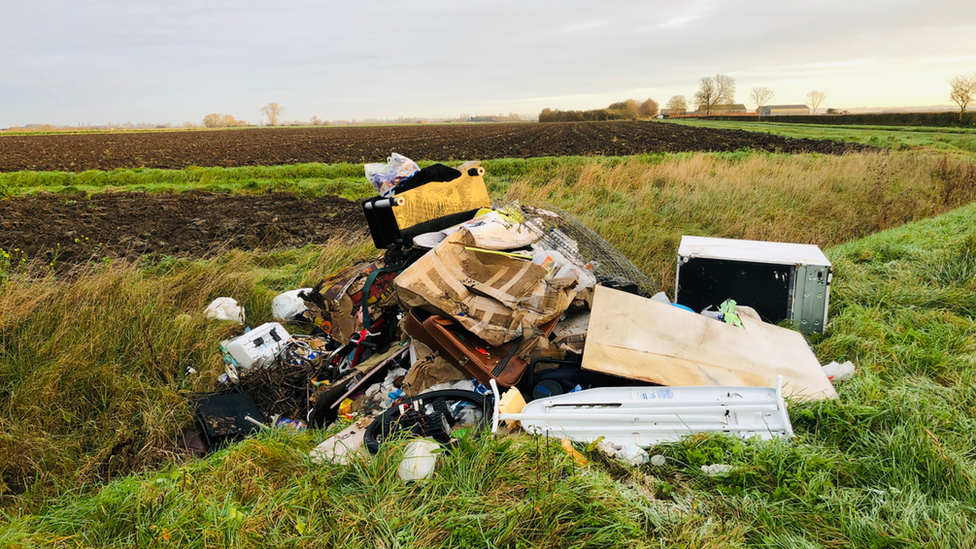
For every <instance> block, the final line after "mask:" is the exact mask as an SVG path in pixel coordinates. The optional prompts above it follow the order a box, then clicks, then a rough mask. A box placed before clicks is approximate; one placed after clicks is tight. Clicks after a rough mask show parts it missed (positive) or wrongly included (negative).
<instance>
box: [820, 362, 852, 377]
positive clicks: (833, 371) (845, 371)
mask: <svg viewBox="0 0 976 549" xmlns="http://www.w3.org/2000/svg"><path fill="white" fill-rule="evenodd" d="M823 371H824V374H825V375H826V376H827V379H829V380H830V381H831V382H833V383H837V382H838V381H847V380H848V379H851V378H852V377H854V363H853V362H851V361H850V360H848V361H847V362H845V363H843V364H837V361H834V362H831V363H830V364H827V365H825V366H824V367H823Z"/></svg>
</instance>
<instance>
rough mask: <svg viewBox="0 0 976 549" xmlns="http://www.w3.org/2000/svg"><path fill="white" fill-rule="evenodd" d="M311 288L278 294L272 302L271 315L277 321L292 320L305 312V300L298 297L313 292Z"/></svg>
mask: <svg viewBox="0 0 976 549" xmlns="http://www.w3.org/2000/svg"><path fill="white" fill-rule="evenodd" d="M311 291H312V289H311V288H299V289H298V290H291V291H288V292H285V293H283V294H278V295H277V296H276V297H275V298H274V301H272V302H271V313H272V314H273V315H274V317H275V319H276V320H284V321H288V320H291V319H293V318H295V317H297V316H299V315H301V314H302V313H304V312H305V310H306V307H305V300H303V299H302V298H300V297H298V294H299V293H300V292H311Z"/></svg>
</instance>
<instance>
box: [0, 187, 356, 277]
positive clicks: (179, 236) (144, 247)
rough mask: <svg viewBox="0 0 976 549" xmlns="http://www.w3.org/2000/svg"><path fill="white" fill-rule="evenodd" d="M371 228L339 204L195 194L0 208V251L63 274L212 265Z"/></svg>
mask: <svg viewBox="0 0 976 549" xmlns="http://www.w3.org/2000/svg"><path fill="white" fill-rule="evenodd" d="M365 226H366V223H365V220H364V218H363V215H362V212H361V210H360V207H359V204H357V203H355V202H352V201H350V200H346V199H343V198H339V197H335V196H324V197H320V198H312V199H300V198H297V197H295V196H294V195H291V194H287V193H272V194H266V195H257V196H255V195H224V194H216V193H207V192H201V191H189V192H185V193H179V194H177V193H166V194H147V193H132V192H115V193H102V194H95V195H92V196H91V197H89V198H86V197H85V195H83V194H56V195H55V194H51V195H34V196H17V197H10V198H6V199H3V200H0V249H3V250H6V251H7V252H8V253H12V255H13V258H12V259H13V260H14V261H19V260H20V258H25V259H28V260H32V261H34V260H36V261H44V262H45V263H47V264H51V263H53V264H54V266H55V268H56V269H58V270H64V269H69V268H71V267H72V266H74V265H78V264H84V263H88V262H89V261H92V260H100V259H102V258H105V257H109V258H127V259H136V258H139V257H140V256H143V255H150V256H163V255H171V256H188V257H207V256H210V255H212V254H214V253H216V252H219V251H221V250H226V249H230V248H241V249H262V248H263V249H273V248H291V247H298V246H304V245H305V244H309V243H316V244H324V243H325V242H326V241H328V240H329V239H330V238H332V237H334V236H338V235H342V234H350V236H352V234H353V233H356V232H360V231H363V230H364V229H365Z"/></svg>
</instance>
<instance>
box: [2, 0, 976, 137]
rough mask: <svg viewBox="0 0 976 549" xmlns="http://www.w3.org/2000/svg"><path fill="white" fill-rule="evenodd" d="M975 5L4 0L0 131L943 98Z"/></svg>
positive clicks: (969, 52)
mask: <svg viewBox="0 0 976 549" xmlns="http://www.w3.org/2000/svg"><path fill="white" fill-rule="evenodd" d="M971 71H976V1H974V0H926V1H924V2H923V1H919V0H884V1H876V0H843V1H834V0H828V1H821V2H790V1H785V0H776V1H766V0H754V1H750V2H743V1H721V0H690V1H684V2H674V1H672V2H665V1H660V0H644V1H630V2H627V1H608V0H599V1H597V0H586V1H579V2H577V1H563V2H554V1H550V2H534V1H532V0H514V1H513V0H491V1H474V2H463V1H457V0H452V1H440V0H427V1H424V2H404V1H399V2H393V1H368V0H359V1H349V2H333V1H317V2H315V1H301V0H291V1H288V0H275V1H270V0H233V1H222V0H218V1H206V0H194V1H185V0H165V1H158V0H107V1H78V0H0V128H2V127H8V126H14V125H24V124H28V123H51V124H59V125H60V124H77V123H79V122H90V123H92V124H105V123H108V122H115V123H119V122H126V121H132V122H157V123H162V122H172V123H175V124H180V123H182V122H185V121H191V122H194V123H197V124H199V123H200V122H201V120H202V119H203V117H204V115H206V114H208V113H214V112H216V113H227V114H231V115H233V116H234V117H236V118H237V119H239V120H247V121H250V122H252V123H257V122H259V121H260V120H261V114H260V113H259V111H258V109H259V108H260V107H261V106H262V105H265V104H267V103H269V102H272V101H274V102H278V103H280V104H282V105H283V106H284V107H285V109H286V111H285V113H284V115H283V116H284V118H285V119H287V120H293V119H295V120H307V119H309V118H310V117H311V116H313V115H316V116H318V117H320V118H322V119H325V120H336V119H363V118H394V117H398V116H427V117H441V116H445V117H454V116H458V115H459V114H461V113H467V114H471V115H474V114H498V113H506V114H507V113H509V112H516V113H522V114H529V113H538V112H539V111H540V110H542V109H543V108H544V107H549V108H554V109H564V110H565V109H593V108H601V107H605V106H606V105H608V104H609V103H611V102H614V101H620V100H623V99H627V98H635V99H640V100H643V99H645V98H647V97H652V98H654V99H655V100H657V101H658V102H659V103H661V104H662V106H663V104H664V103H665V102H666V101H667V100H668V98H670V97H671V96H672V95H678V94H681V95H685V96H687V97H688V98H689V99H690V98H691V96H692V95H693V94H694V92H695V90H696V88H697V83H698V79H699V78H701V77H702V76H706V75H714V74H716V73H723V74H727V75H730V76H732V77H734V78H735V80H736V83H737V88H738V92H737V94H736V100H737V101H738V102H740V103H745V104H746V106H747V107H748V108H750V109H751V108H754V106H755V105H753V104H751V102H750V101H749V90H750V89H751V88H752V87H754V86H765V87H767V88H770V89H772V90H773V91H775V93H776V95H775V97H774V98H773V101H772V102H773V103H774V104H795V103H803V102H804V101H805V100H806V94H807V93H808V92H810V91H811V90H815V89H816V90H820V91H823V92H825V93H826V100H825V101H824V103H823V104H822V105H821V108H825V107H836V108H851V107H860V106H873V107H883V106H922V105H948V104H951V102H950V101H949V97H948V95H949V88H948V84H947V83H946V79H947V78H948V77H950V76H954V75H957V74H962V73H968V72H971Z"/></svg>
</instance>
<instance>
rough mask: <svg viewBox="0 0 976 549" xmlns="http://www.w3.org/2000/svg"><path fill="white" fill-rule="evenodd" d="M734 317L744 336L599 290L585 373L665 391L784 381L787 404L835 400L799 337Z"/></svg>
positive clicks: (707, 320)
mask: <svg viewBox="0 0 976 549" xmlns="http://www.w3.org/2000/svg"><path fill="white" fill-rule="evenodd" d="M739 309H740V310H742V309H744V311H743V312H744V314H742V315H741V318H742V324H743V326H744V327H745V328H744V329H743V328H737V327H735V326H731V325H728V324H725V323H724V322H719V321H716V320H713V319H710V318H706V317H704V316H702V315H699V314H695V313H692V312H689V311H685V310H682V309H679V308H677V307H672V306H670V305H666V304H663V303H657V302H655V301H651V300H650V299H644V298H642V297H638V296H635V295H631V294H628V293H626V292H621V291H618V290H612V289H609V288H605V287H603V286H597V287H596V289H595V290H594V295H593V310H592V313H591V315H590V324H589V331H588V333H587V336H586V348H585V350H584V352H583V364H582V366H583V368H584V369H586V370H593V371H598V372H603V373H607V374H612V375H616V376H621V377H626V378H630V379H640V380H644V381H650V382H653V383H659V384H661V385H670V386H699V385H728V386H753V387H775V386H776V377H777V376H778V375H782V376H783V393H784V395H786V396H787V397H792V398H794V399H797V400H811V399H823V398H836V397H837V393H836V392H835V391H834V387H833V385H831V383H830V380H828V379H827V376H826V375H825V374H824V373H823V370H822V368H821V367H820V361H819V360H817V357H816V356H815V355H814V354H813V351H811V350H810V347H809V346H808V345H807V343H806V340H805V339H804V338H803V336H802V335H801V334H799V333H798V332H794V331H792V330H787V329H785V328H780V327H779V326H775V325H773V324H767V323H765V322H762V321H760V320H758V319H757V318H756V317H755V316H753V315H751V314H749V312H748V308H745V307H743V308H739Z"/></svg>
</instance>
